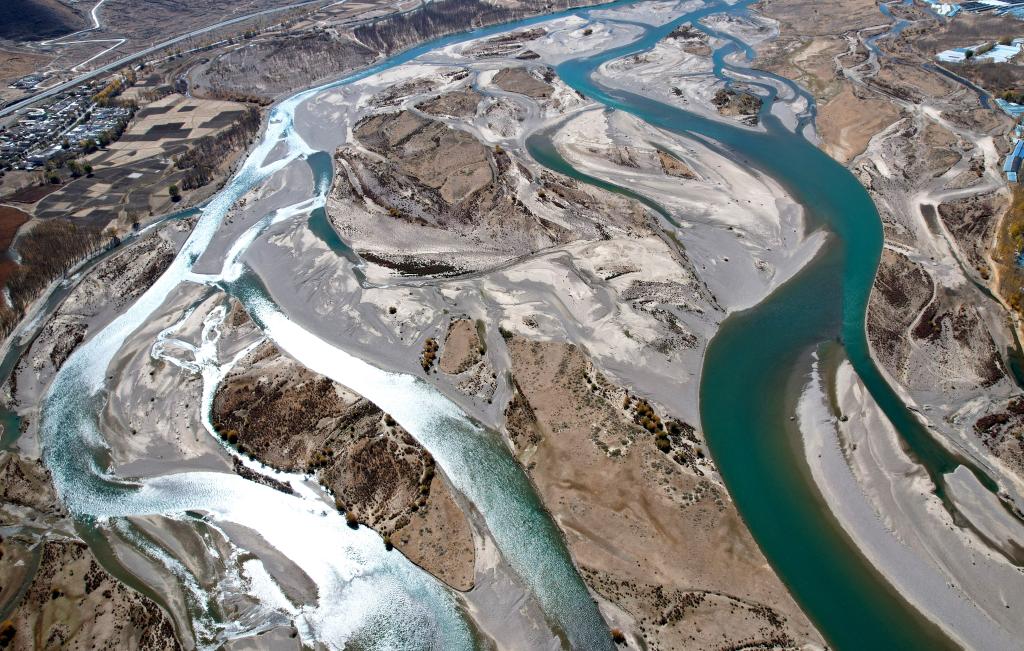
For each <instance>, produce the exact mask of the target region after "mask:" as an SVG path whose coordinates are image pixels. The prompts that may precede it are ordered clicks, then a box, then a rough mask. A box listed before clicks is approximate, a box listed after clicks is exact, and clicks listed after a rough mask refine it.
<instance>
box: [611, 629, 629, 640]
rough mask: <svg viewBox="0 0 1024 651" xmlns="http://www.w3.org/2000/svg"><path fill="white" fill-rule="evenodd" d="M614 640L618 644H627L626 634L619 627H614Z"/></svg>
mask: <svg viewBox="0 0 1024 651" xmlns="http://www.w3.org/2000/svg"><path fill="white" fill-rule="evenodd" d="M612 642H614V643H616V644H625V642H626V636H625V635H624V634H623V632H622V631H621V630H619V629H617V628H613V629H612Z"/></svg>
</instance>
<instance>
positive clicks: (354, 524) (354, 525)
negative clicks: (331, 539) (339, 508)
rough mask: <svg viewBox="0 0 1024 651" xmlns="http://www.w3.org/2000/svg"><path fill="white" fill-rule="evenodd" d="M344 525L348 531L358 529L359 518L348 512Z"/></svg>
mask: <svg viewBox="0 0 1024 651" xmlns="http://www.w3.org/2000/svg"><path fill="white" fill-rule="evenodd" d="M345 524H347V525H348V526H349V528H350V529H358V528H359V518H357V517H356V514H355V513H353V512H352V511H349V512H348V513H346V514H345Z"/></svg>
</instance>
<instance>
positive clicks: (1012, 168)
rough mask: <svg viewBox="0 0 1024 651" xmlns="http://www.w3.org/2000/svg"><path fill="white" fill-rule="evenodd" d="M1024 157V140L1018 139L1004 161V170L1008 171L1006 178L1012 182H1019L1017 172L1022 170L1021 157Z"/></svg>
mask: <svg viewBox="0 0 1024 651" xmlns="http://www.w3.org/2000/svg"><path fill="white" fill-rule="evenodd" d="M1022 157H1024V140H1018V141H1017V144H1016V145H1014V146H1013V151H1011V152H1010V155H1009V156H1007V157H1006V162H1005V163H1003V171H1004V172H1006V180H1007V181H1009V182H1010V183H1016V182H1017V173H1018V172H1019V171H1020V162H1021V158H1022Z"/></svg>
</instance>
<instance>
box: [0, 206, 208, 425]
mask: <svg viewBox="0 0 1024 651" xmlns="http://www.w3.org/2000/svg"><path fill="white" fill-rule="evenodd" d="M190 229H191V224H190V223H187V222H175V223H171V224H168V225H167V226H166V227H164V228H163V229H162V230H161V231H159V232H157V233H154V234H152V235H150V236H148V237H145V238H143V239H141V240H139V241H138V242H136V243H134V244H132V245H131V246H126V247H125V248H124V249H123V250H122V251H119V252H117V253H116V254H114V255H112V256H110V257H109V258H107V259H106V260H104V261H102V262H101V263H99V264H98V265H97V266H96V268H95V269H94V270H93V271H92V273H90V274H89V275H88V276H87V277H86V278H84V279H83V280H82V281H81V283H79V285H78V286H77V287H76V288H75V289H74V291H72V292H71V294H70V295H69V296H68V297H67V298H66V299H65V300H64V302H63V303H61V305H60V307H59V308H58V309H57V311H56V312H55V313H54V315H53V317H52V318H51V319H50V320H48V321H47V322H46V325H44V326H43V327H42V329H41V330H40V332H39V336H38V337H36V339H35V341H33V342H32V346H31V347H30V348H29V349H28V350H27V351H26V352H25V354H24V355H23V356H22V357H21V359H19V360H18V364H17V366H15V369H14V373H13V374H12V375H11V386H12V395H13V396H14V398H15V399H16V401H17V402H18V403H20V404H24V405H33V404H34V403H35V402H36V400H38V399H39V397H40V396H41V395H42V394H41V392H42V391H43V390H44V389H45V388H46V386H47V385H48V384H49V382H50V380H51V379H52V378H53V376H54V375H55V374H56V373H57V371H58V370H59V369H60V367H61V366H62V365H63V364H64V362H65V361H66V360H67V358H68V357H69V356H70V355H71V353H72V352H74V350H75V349H76V348H78V346H79V345H80V344H81V343H82V342H83V341H85V339H86V337H87V336H88V335H89V333H90V332H91V331H92V330H94V329H95V328H96V326H98V325H102V324H103V323H106V322H109V320H111V319H113V318H114V317H115V316H116V314H117V313H118V312H119V311H120V310H121V309H123V308H124V307H125V306H126V305H129V304H130V303H131V302H133V301H134V300H135V299H137V298H138V297H139V296H141V295H142V294H143V292H145V291H146V290H147V289H148V288H149V287H150V286H151V285H152V284H153V283H154V282H156V280H157V279H158V278H159V277H160V275H161V274H162V273H163V272H164V271H165V270H166V269H167V267H168V266H170V264H171V262H172V261H173V260H174V256H175V255H176V254H177V251H178V247H179V246H180V244H181V242H182V241H183V240H184V238H185V237H186V236H187V235H188V232H189V230H190Z"/></svg>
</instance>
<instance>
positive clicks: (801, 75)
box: [757, 0, 900, 164]
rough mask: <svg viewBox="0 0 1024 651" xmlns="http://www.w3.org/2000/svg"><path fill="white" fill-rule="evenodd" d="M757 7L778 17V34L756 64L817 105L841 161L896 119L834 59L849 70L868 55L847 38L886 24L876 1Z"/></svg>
mask: <svg viewBox="0 0 1024 651" xmlns="http://www.w3.org/2000/svg"><path fill="white" fill-rule="evenodd" d="M758 7H759V10H760V12H761V13H763V14H764V15H765V16H768V17H770V18H774V19H775V20H777V21H779V37H778V38H777V39H774V40H772V41H769V42H768V43H766V44H765V45H764V46H762V47H761V48H759V52H758V61H757V64H758V67H760V68H763V69H766V70H769V71H771V72H775V73H777V74H780V75H782V76H784V77H788V78H790V79H793V80H794V81H797V82H798V83H800V85H802V86H803V87H805V88H807V89H808V90H810V91H811V93H813V94H814V97H815V99H816V101H817V103H818V116H817V127H818V130H819V133H820V134H821V139H822V147H823V148H824V149H825V151H826V152H827V153H828V154H829V155H830V156H832V157H833V158H835V159H836V160H838V161H839V162H841V163H844V164H846V163H849V162H850V161H851V160H853V159H854V158H855V157H856V156H857V155H858V154H860V153H861V152H863V151H864V149H865V148H866V147H867V145H868V142H869V141H870V140H871V136H873V135H874V134H876V133H878V132H879V131H881V130H882V129H883V128H885V127H886V126H888V125H890V124H892V123H893V122H895V121H896V120H897V119H898V118H899V115H900V111H899V108H898V107H896V106H894V105H893V104H892V103H891V102H889V101H888V100H887V99H885V98H883V97H879V96H878V95H876V94H875V93H872V92H869V91H867V90H865V89H864V88H862V87H860V86H858V85H856V84H854V83H852V82H851V81H849V80H848V79H847V78H846V77H845V76H844V74H843V73H842V72H841V71H837V63H838V65H841V66H843V67H849V68H851V69H855V68H857V67H858V66H859V65H861V64H862V63H864V62H865V61H866V60H867V58H868V53H867V50H866V49H864V47H863V45H862V44H859V43H858V44H857V45H853V46H851V45H850V42H849V41H848V40H847V37H848V36H849V37H851V38H852V37H853V35H854V34H855V33H857V32H859V31H860V30H865V29H867V28H869V27H873V26H878V25H884V24H886V23H888V22H890V19H888V18H886V17H885V16H883V15H882V14H881V12H879V10H878V7H877V5H876V3H875V2H874V0H854V1H852V2H845V1H840V0H824V1H818V0H762V1H761V2H760V3H759V5H758Z"/></svg>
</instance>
